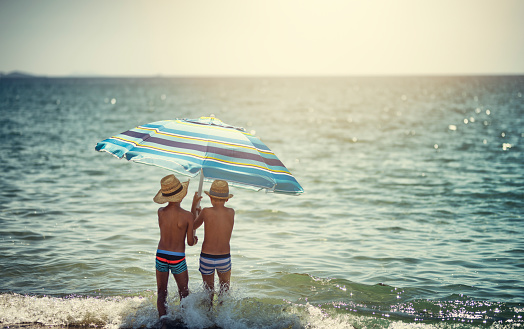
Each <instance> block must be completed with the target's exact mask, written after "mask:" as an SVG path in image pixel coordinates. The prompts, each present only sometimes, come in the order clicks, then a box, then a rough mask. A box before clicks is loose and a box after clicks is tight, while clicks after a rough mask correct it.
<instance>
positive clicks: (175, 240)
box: [153, 175, 198, 327]
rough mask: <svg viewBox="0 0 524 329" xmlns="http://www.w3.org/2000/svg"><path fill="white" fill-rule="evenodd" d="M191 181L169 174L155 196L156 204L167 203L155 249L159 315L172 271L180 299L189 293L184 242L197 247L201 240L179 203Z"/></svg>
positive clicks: (162, 210)
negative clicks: (183, 180)
mask: <svg viewBox="0 0 524 329" xmlns="http://www.w3.org/2000/svg"><path fill="white" fill-rule="evenodd" d="M188 185H189V181H187V182H185V183H180V181H179V180H178V179H177V178H176V177H175V175H168V176H166V177H164V178H162V180H161V181H160V186H161V189H160V191H159V192H158V193H157V195H156V196H155V197H154V198H153V200H154V201H155V202H156V203H160V204H162V203H166V202H169V203H168V204H167V206H165V207H162V208H159V209H158V226H159V227H160V241H159V242H158V248H157V252H156V260H155V262H156V282H157V289H158V290H157V291H158V297H157V309H158V316H159V317H160V318H161V320H162V324H163V327H164V323H163V319H162V317H163V316H164V315H166V313H167V311H166V298H167V283H168V280H169V271H171V273H172V274H173V276H174V278H175V281H176V283H177V286H178V293H179V295H180V299H182V298H184V297H186V296H187V295H188V294H189V288H188V282H189V276H188V273H187V265H186V257H185V250H186V246H185V243H186V242H185V241H186V236H187V244H188V245H190V246H194V245H195V244H196V243H197V241H198V239H197V237H196V236H193V222H194V219H195V215H194V214H193V213H191V212H189V211H187V210H184V209H182V208H181V207H180V202H181V201H182V199H184V197H185V196H186V194H187V187H188Z"/></svg>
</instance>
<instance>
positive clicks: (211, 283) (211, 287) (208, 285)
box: [202, 272, 215, 301]
mask: <svg viewBox="0 0 524 329" xmlns="http://www.w3.org/2000/svg"><path fill="white" fill-rule="evenodd" d="M202 281H203V282H204V289H205V290H206V291H207V293H208V294H209V299H210V301H213V293H214V292H215V272H213V274H209V275H206V274H202Z"/></svg>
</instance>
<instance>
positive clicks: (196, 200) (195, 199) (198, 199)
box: [193, 192, 202, 205]
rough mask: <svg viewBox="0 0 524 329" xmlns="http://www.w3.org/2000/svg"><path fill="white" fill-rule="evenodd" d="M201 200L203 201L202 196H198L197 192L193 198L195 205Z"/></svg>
mask: <svg viewBox="0 0 524 329" xmlns="http://www.w3.org/2000/svg"><path fill="white" fill-rule="evenodd" d="M200 200H202V196H198V192H195V195H194V196H193V205H196V204H197V203H198V202H199V201H200Z"/></svg>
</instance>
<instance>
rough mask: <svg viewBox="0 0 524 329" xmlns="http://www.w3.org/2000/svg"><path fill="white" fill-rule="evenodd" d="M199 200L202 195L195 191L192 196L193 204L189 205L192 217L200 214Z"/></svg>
mask: <svg viewBox="0 0 524 329" xmlns="http://www.w3.org/2000/svg"><path fill="white" fill-rule="evenodd" d="M200 200H202V196H198V192H195V195H194V196H193V204H192V205H191V213H192V214H193V216H194V217H193V218H197V217H198V215H200V211H201V210H202V209H201V208H200V207H199V206H198V205H199V204H200Z"/></svg>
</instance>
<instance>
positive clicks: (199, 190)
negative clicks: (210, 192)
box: [197, 169, 204, 208]
mask: <svg viewBox="0 0 524 329" xmlns="http://www.w3.org/2000/svg"><path fill="white" fill-rule="evenodd" d="M203 185H204V171H203V170H202V169H200V181H199V182H198V196H199V197H200V196H201V195H202V186H203ZM198 206H200V201H198V204H197V208H198Z"/></svg>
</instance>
